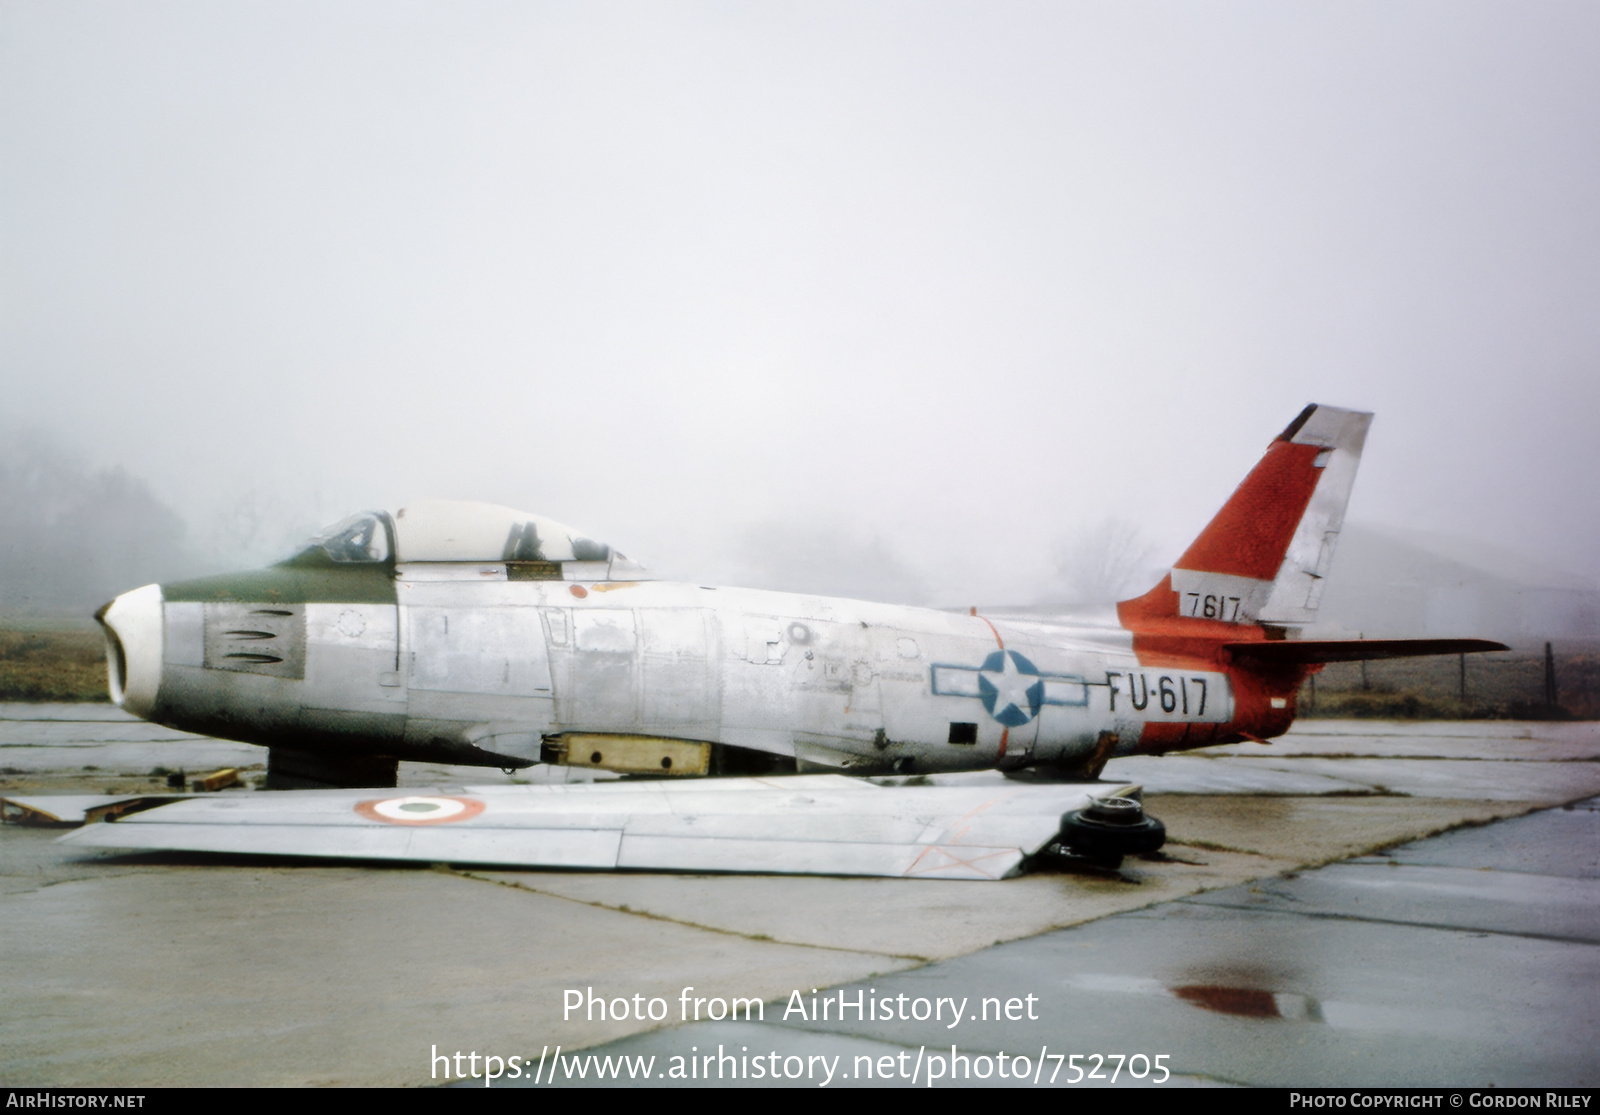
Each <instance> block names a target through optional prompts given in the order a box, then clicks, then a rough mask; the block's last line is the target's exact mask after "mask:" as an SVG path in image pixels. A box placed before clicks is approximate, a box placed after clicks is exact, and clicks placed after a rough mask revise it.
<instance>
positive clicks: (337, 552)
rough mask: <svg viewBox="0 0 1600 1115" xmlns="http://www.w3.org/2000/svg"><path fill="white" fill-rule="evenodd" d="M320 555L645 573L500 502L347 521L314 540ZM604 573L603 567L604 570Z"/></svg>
mask: <svg viewBox="0 0 1600 1115" xmlns="http://www.w3.org/2000/svg"><path fill="white" fill-rule="evenodd" d="M319 548H320V549H321V550H322V551H323V552H324V553H326V554H327V556H328V557H329V558H331V559H332V560H333V561H336V562H339V563H341V564H343V563H347V562H363V563H370V562H387V561H391V560H393V561H395V562H397V563H401V564H404V563H410V562H508V563H533V562H537V563H562V564H564V563H567V562H582V563H585V566H586V568H585V570H584V572H585V574H586V575H587V576H590V577H596V578H605V577H607V576H615V577H622V576H626V577H629V578H635V579H636V578H639V577H642V576H643V575H644V571H643V570H642V569H640V568H639V567H638V566H636V565H634V564H633V563H632V562H630V561H628V559H627V558H625V557H624V556H623V555H622V554H619V553H617V552H616V551H615V550H613V549H612V548H611V547H610V546H607V545H606V544H605V543H604V542H596V541H594V540H593V539H591V538H588V537H586V536H585V535H583V534H582V533H580V532H578V531H576V530H574V529H573V528H571V527H569V526H566V525H564V524H562V523H558V522H556V521H555V520H554V519H547V518H545V517H544V516H542V515H531V514H529V513H528V512H526V511H517V510H514V509H512V508H510V507H501V506H499V505H497V504H493V503H466V502H456V501H453V500H423V501H421V502H419V503H413V504H409V505H407V506H405V507H402V508H401V509H400V510H399V511H396V512H395V513H394V515H393V516H391V515H390V514H389V513H388V512H386V511H363V512H361V513H360V514H356V515H351V516H350V517H349V518H347V519H341V520H340V521H339V522H337V523H335V524H334V525H333V526H330V527H328V528H327V529H325V530H323V531H322V532H321V533H319V534H318V535H317V536H316V537H315V538H313V539H312V540H311V541H310V543H309V544H308V546H307V551H313V550H316V549H319ZM602 563H603V564H604V565H605V568H604V569H600V568H597V566H599V565H600V564H602Z"/></svg>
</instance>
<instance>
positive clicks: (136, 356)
mask: <svg viewBox="0 0 1600 1115" xmlns="http://www.w3.org/2000/svg"><path fill="white" fill-rule="evenodd" d="M1311 401H1316V402H1325V403H1332V404H1336V405H1341V406H1351V407H1357V408H1361V409H1368V410H1373V411H1376V413H1377V418H1376V420H1375V422H1374V424H1373V428H1372V433H1371V436H1370V439H1369V441H1368V445H1367V453H1366V457H1365V459H1364V461H1363V464H1362V468H1361V473H1360V475H1359V477H1358V479H1357V482H1356V489H1355V495H1354V498H1353V501H1352V505H1351V516H1352V518H1353V519H1358V520H1365V521H1371V522H1377V523H1395V524H1401V525H1405V526H1408V527H1413V528H1417V529H1425V530H1431V531H1438V532H1443V533H1449V534H1457V535H1466V536H1471V537H1476V538H1482V539H1485V540H1488V541H1494V542H1497V543H1499V544H1502V545H1507V546H1512V547H1515V548H1520V549H1522V550H1524V551H1526V552H1528V553H1530V554H1535V555H1538V556H1539V557H1540V558H1541V560H1543V561H1545V562H1547V563H1549V564H1554V565H1557V566H1561V567H1565V568H1567V569H1569V570H1573V571H1576V572H1579V573H1581V574H1584V575H1592V574H1593V573H1594V572H1595V571H1596V569H1597V568H1600V566H1597V563H1596V561H1595V557H1594V555H1595V553H1596V544H1597V543H1600V514H1597V511H1600V507H1597V503H1600V501H1597V499H1596V495H1595V478H1596V476H1597V475H1600V467H1597V466H1600V438H1597V437H1596V436H1595V432H1594V431H1595V426H1596V422H1597V419H1600V7H1597V6H1596V5H1594V4H1591V3H1571V4H1557V3H1538V2H1534V3H1521V4H1508V3H1502V4H1472V3H1461V2H1455V0H1452V2H1450V3H1401V4H1395V3H1390V2H1384V3H1359V2H1352V3H1338V4H1330V3H1318V4H1302V3H1288V2H1283V0H1272V2H1264V3H1217V4H1204V5H1199V4H1191V3H1175V4H1159V3H1153V4H1128V3H1106V4H1087V3H1070V2H1052V3H1042V4H1031V3H995V2H984V3H972V4H957V3H937V2H917V3H870V2H867V3H863V2H851V3H837V4H835V3H793V4H784V3H775V2H765V3H761V4H744V3H728V4H715V3H699V4H674V3H665V2H651V3H642V2H641V3H632V4H605V3H594V2H588V0H586V2H583V3H570V4H563V3H540V4H527V3H508V4H495V3H459V4H445V3H427V4H419V3H399V2H394V0H385V2H383V3H356V2H347V3H340V4H325V3H320V2H319V3H290V2H283V0H273V2H272V3H263V4H250V3H230V4H226V5H218V4H212V3H152V2H145V3H140V4H125V3H73V2H70V0H68V2H63V0H49V2H18V0H4V2H3V3H0V436H5V437H14V436H16V432H17V431H19V430H24V429H27V430H32V431H37V432H38V433H39V434H40V435H41V436H44V437H47V438H52V439H54V440H55V441H56V442H58V443H59V444H61V445H63V446H65V447H66V448H67V449H68V450H70V451H72V452H74V453H77V454H78V455H80V456H81V457H82V458H83V459H84V460H86V461H87V462H89V463H90V464H91V465H93V466H94V467H120V468H125V469H126V470H127V471H128V473H129V474H131V475H132V476H134V477H137V478H138V479H140V480H142V481H143V482H145V483H146V484H147V485H148V487H149V489H150V491H152V492H153V493H155V494H156V495H157V496H158V497H159V498H160V499H161V500H163V501H165V502H166V503H167V504H169V505H170V506H172V507H173V508H175V509H176V510H177V511H178V512H179V513H180V514H181V515H182V516H183V517H184V519H185V520H186V521H187V523H188V524H189V529H190V532H191V533H192V534H193V535H194V536H195V537H199V538H218V537H229V536H230V535H229V532H228V530H226V529H222V526H219V524H223V525H225V524H227V523H230V522H236V521H237V520H238V518H239V508H240V506H241V505H246V506H248V507H250V508H256V509H257V510H259V509H263V508H266V509H270V510H271V512H272V514H273V515H275V516H276V517H277V518H276V520H275V521H277V522H278V523H279V524H280V526H281V530H282V532H293V531H308V530H310V529H311V528H313V527H314V526H316V525H317V524H318V523H321V522H328V521H332V520H334V519H336V518H338V517H340V516H341V515H343V514H345V513H347V512H349V511H352V510H356V509H358V508H362V507H389V508H393V507H396V506H399V505H401V504H403V503H405V502H407V501H409V500H414V499H418V498H424V497H446V498H470V499H483V500H490V501H493V502H499V503H506V504H510V505H512V506H517V507H522V508H525V509H527V510H532V511H536V512H539V513H541V514H545V515H549V516H551V517H554V518H556V519H559V520H563V521H566V522H570V523H573V524H575V525H577V526H579V527H581V528H582V529H583V530H584V531H586V532H587V533H589V534H591V535H592V536H594V537H597V538H601V539H605V540H607V541H609V542H611V543H612V544H614V545H616V546H617V547H618V548H620V549H621V550H623V551H624V552H626V553H628V554H629V555H630V556H633V557H636V558H638V559H640V560H642V561H644V562H646V563H648V564H652V565H655V566H657V567H659V568H662V569H664V570H666V571H668V572H671V573H674V574H677V575H681V576H685V577H689V578H698V579H705V580H714V579H716V578H717V577H719V576H722V577H729V578H735V579H737V578H739V577H741V576H743V577H744V579H746V580H750V579H756V580H760V579H762V578H763V577H767V578H770V577H771V576H773V575H775V571H777V572H782V571H784V570H790V571H792V570H793V567H794V566H795V565H796V564H797V563H799V564H801V565H812V566H814V565H816V564H819V563H823V562H827V561H828V560H829V557H830V555H834V554H837V555H838V560H839V562H840V563H841V564H842V565H848V564H849V563H851V562H863V563H866V564H869V565H870V564H872V563H873V562H876V563H877V565H876V566H875V568H877V569H878V570H879V574H878V575H880V577H889V578H891V579H892V580H894V581H895V582H896V584H899V585H900V586H902V587H903V588H904V592H902V593H901V594H900V595H901V596H902V598H909V597H911V596H915V597H917V598H919V599H922V600H926V601H928V602H935V603H957V604H959V603H965V602H967V601H969V600H970V601H1001V600H1007V601H1016V602H1026V601H1028V600H1030V599H1039V598H1044V597H1048V596H1049V593H1048V592H1047V591H1045V590H1044V589H1042V588H1040V585H1041V583H1043V582H1044V581H1046V580H1048V578H1049V576H1050V575H1051V572H1052V570H1053V569H1055V564H1054V563H1055V562H1056V560H1057V559H1056V558H1055V557H1053V556H1052V555H1057V554H1059V553H1060V552H1061V550H1062V547H1063V546H1064V545H1068V544H1070V540H1071V539H1072V537H1074V535H1075V534H1076V533H1081V532H1083V531H1086V530H1091V529H1093V528H1094V527H1095V525H1096V524H1100V523H1103V522H1105V521H1106V520H1108V519H1112V518H1115V519H1119V520H1124V521H1131V522H1136V523H1139V524H1140V525H1141V526H1142V528H1143V529H1144V530H1145V531H1146V533H1147V535H1148V536H1149V538H1150V539H1152V540H1153V541H1154V542H1155V543H1156V544H1158V546H1159V547H1160V548H1161V549H1162V550H1163V551H1166V552H1168V556H1167V560H1170V559H1171V558H1172V557H1175V556H1176V555H1177V553H1178V552H1179V551H1180V550H1181V549H1182V547H1183V545H1184V543H1185V542H1186V541H1187V540H1188V539H1189V538H1190V537H1192V536H1193V535H1194V534H1195V533H1197V532H1198V530H1199V529H1200V527H1201V526H1203V525H1204V523H1205V521H1206V520H1207V519H1208V518H1209V517H1210V515H1211V514H1212V513H1213V512H1214V511H1215V510H1216V508H1217V507H1218V506H1219V505H1220V504H1221V503H1222V502H1223V500H1224V499H1226V497H1227V495H1228V494H1229V493H1230V492H1231V491H1232V489H1233V487H1234V485H1235V484H1237V483H1238V481H1239V479H1241V478H1242V477H1243V475H1244V473H1245V472H1246V471H1247V470H1248V469H1249V467H1250V466H1251V465H1252V464H1253V463H1254V461H1255V459H1256V458H1257V457H1258V456H1259V454H1260V452H1261V450H1262V448H1263V447H1264V446H1265V444H1266V442H1267V441H1268V440H1269V439H1270V438H1271V437H1272V436H1273V435H1274V434H1276V433H1277V432H1278V431H1279V430H1280V429H1282V427H1283V426H1284V425H1285V424H1286V423H1287V422H1288V421H1289V420H1290V419H1291V418H1293V417H1294V415H1295V414H1296V413H1297V412H1298V411H1299V410H1300V408H1301V407H1302V406H1304V405H1305V404H1306V403H1307V402H1311ZM235 533H237V532H235ZM796 587H803V586H796ZM893 588H894V585H889V586H886V587H885V590H884V591H883V592H881V593H879V594H878V595H882V596H886V597H889V596H893V595H894V593H893V591H892V590H893Z"/></svg>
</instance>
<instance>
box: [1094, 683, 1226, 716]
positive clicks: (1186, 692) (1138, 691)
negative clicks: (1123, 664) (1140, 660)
mask: <svg viewBox="0 0 1600 1115" xmlns="http://www.w3.org/2000/svg"><path fill="white" fill-rule="evenodd" d="M1106 687H1107V688H1108V689H1109V690H1110V691H1111V711H1112V712H1118V711H1122V712H1126V711H1127V710H1128V708H1129V707H1130V706H1131V707H1132V709H1133V711H1134V712H1136V713H1138V714H1139V716H1140V718H1141V719H1144V720H1159V719H1168V720H1175V721H1192V722H1195V723H1202V724H1226V723H1227V722H1228V720H1229V718H1230V717H1231V716H1232V712H1233V710H1232V705H1233V696H1232V692H1231V690H1230V688H1229V686H1228V677H1227V675H1226V674H1210V673H1161V674H1151V673H1147V672H1145V671H1143V670H1128V671H1120V670H1107V671H1106ZM1118 697H1122V698H1124V701H1123V705H1122V708H1121V709H1120V710H1119V709H1118V708H1117V698H1118Z"/></svg>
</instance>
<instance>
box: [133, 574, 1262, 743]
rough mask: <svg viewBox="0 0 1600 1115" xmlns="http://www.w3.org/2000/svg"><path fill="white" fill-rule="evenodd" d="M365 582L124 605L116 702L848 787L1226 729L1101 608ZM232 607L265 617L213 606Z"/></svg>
mask: <svg viewBox="0 0 1600 1115" xmlns="http://www.w3.org/2000/svg"><path fill="white" fill-rule="evenodd" d="M375 572H377V571H376V570H361V571H360V572H359V575H360V576H362V577H364V578H366V580H365V582H363V583H364V584H365V585H366V586H368V587H367V588H365V589H364V590H363V591H359V592H351V593H348V594H346V593H340V592H339V591H338V590H337V587H336V586H337V585H338V582H339V578H340V577H341V576H350V575H354V574H356V571H355V570H350V571H345V570H329V571H327V572H326V573H325V574H323V576H322V578H321V582H320V583H321V587H322V593H321V595H323V596H325V597H326V596H334V597H337V596H340V595H348V596H351V597H353V598H352V599H346V600H337V599H333V600H329V599H303V600H296V599H289V598H292V597H294V596H296V595H307V594H305V593H298V594H297V593H296V592H294V591H292V590H284V589H278V590H274V589H272V588H270V587H269V588H267V589H265V590H258V591H253V592H252V591H248V590H245V591H241V590H240V588H239V587H238V586H236V585H235V586H232V587H230V588H228V589H226V590H223V591H219V590H217V589H216V588H214V587H213V586H211V585H209V584H208V583H205V582H201V583H193V584H191V585H177V586H170V587H168V588H167V589H166V590H165V591H163V589H161V588H157V587H156V586H150V587H148V588H146V589H142V590H139V592H138V593H130V594H128V595H127V596H126V597H122V598H119V601H118V602H117V604H114V605H113V606H112V609H110V610H109V611H108V614H107V616H106V620H107V625H108V628H109V629H110V630H111V633H112V634H113V635H117V634H118V633H119V632H123V631H126V630H128V629H130V628H138V629H140V630H141V631H142V632H143V634H142V635H140V634H138V633H135V634H134V635H133V636H132V637H131V638H128V637H125V638H124V639H123V642H124V643H127V642H134V643H142V644H143V645H142V647H141V651H140V661H138V662H132V661H125V663H124V666H123V669H124V671H125V676H124V677H123V678H122V679H121V680H120V684H114V690H118V695H119V696H120V698H121V700H122V702H123V704H124V705H125V706H126V707H128V708H129V710H130V711H133V712H136V713H138V714H139V715H142V716H146V717H149V718H150V719H154V720H158V721H160V722H162V723H166V724H169V725H172V726H174V727H180V728H184V729H188V730H191V731H198V732H205V733H208V734H213V735H219V736H225V737H229V738H235V739H244V740H248V741H250V742H253V743H260V744H265V745H268V746H270V747H274V748H286V749H292V750H295V751H309V750H319V751H324V752H326V753H328V754H330V755H351V756H354V755H363V754H364V755H384V756H390V757H394V758H411V759H431V760H433V761H447V762H467V763H479V764H493V765H512V764H523V763H528V762H536V761H539V760H540V759H541V757H544V758H547V759H548V758H549V757H550V756H551V753H552V752H551V741H560V740H562V739H568V738H574V737H577V736H581V735H582V734H586V733H603V734H608V735H611V736H616V737H649V738H659V739H676V740H686V741H701V742H705V743H709V744H713V745H720V746H721V747H724V748H733V749H739V750H741V751H744V752H750V753H757V754H762V755H768V756H773V757H778V758H782V759H792V760H793V761H794V762H795V763H796V764H797V766H798V767H800V768H801V769H831V770H845V771H852V772H860V773H867V772H877V771H902V772H908V771H919V772H921V771H950V770H970V769H983V768H990V767H996V766H999V767H1021V766H1027V765H1033V764H1047V765H1051V766H1059V767H1065V768H1073V767H1080V766H1083V765H1084V764H1085V763H1089V762H1093V763H1103V762H1104V761H1105V759H1107V758H1109V757H1111V756H1112V755H1114V754H1124V753H1129V752H1133V751H1137V750H1139V749H1140V744H1141V741H1142V739H1143V737H1144V735H1145V728H1146V725H1148V724H1150V723H1161V724H1165V725H1171V726H1178V725H1187V726H1188V727H1187V728H1184V729H1183V730H1182V732H1181V734H1182V736H1184V737H1191V736H1192V738H1186V739H1185V740H1184V741H1183V742H1180V743H1178V746H1185V745H1187V746H1201V745H1204V744H1206V743H1212V742H1217V741H1218V740H1219V737H1220V736H1221V735H1223V734H1224V733H1226V732H1227V731H1228V729H1227V725H1228V724H1229V723H1230V722H1231V721H1232V720H1233V719H1234V714H1235V708H1234V704H1235V702H1234V693H1233V687H1232V685H1231V684H1230V681H1229V678H1228V676H1227V675H1226V674H1225V673H1223V672H1221V671H1220V670H1218V669H1217V667H1216V666H1215V665H1213V664H1211V663H1207V662H1201V661H1197V662H1194V663H1192V664H1190V665H1188V666H1185V665H1182V664H1177V665H1169V666H1166V667H1152V666H1141V664H1140V663H1139V661H1138V659H1137V658H1136V656H1135V654H1134V649H1133V637H1132V634H1131V633H1130V632H1129V631H1127V630H1126V629H1124V628H1122V627H1121V626H1119V625H1118V623H1117V620H1116V615H1115V612H1114V611H1113V610H1111V609H1109V608H1108V609H1105V610H1104V613H1103V614H1102V615H1094V616H1084V617H1081V622H1075V623H1073V624H1070V625H1069V624H1064V623H1054V622H1046V621H1042V620H1039V619H1028V618H1020V617H1010V618H1007V617H1002V616H996V617H985V616H975V615H961V614H956V613H950V612H942V611H935V610H930V609H924V608H912V607H902V606H895V605H886V604H872V603H866V602H862V601H855V600H843V599H832V598H825V597H814V596H802V595H795V594H788V593H777V592H765V591H758V590H751V589H738V588H708V587H702V586H696V585H687V584H676V583H669V582H654V581H637V582H627V581H621V582H619V581H591V582H588V583H580V582H569V581H566V580H520V579H514V578H515V577H516V574H517V567H516V565H515V563H509V564H508V563H492V562H490V563H485V562H473V563H418V564H411V565H406V564H402V565H400V566H398V567H392V568H391V569H390V570H387V571H385V575H386V578H392V579H391V580H390V581H389V583H391V584H392V586H393V597H392V599H391V600H383V599H372V598H371V597H374V596H379V597H381V596H382V595H384V594H383V593H382V592H381V590H380V591H378V592H373V591H371V589H370V586H371V584H372V577H373V574H374V573H375ZM271 573H272V571H265V573H264V575H270V574H271ZM240 595H244V596H256V597H262V598H263V599H216V597H218V596H232V597H238V596H240ZM207 596H210V597H211V599H205V598H204V597H207ZM274 597H276V598H274ZM136 612H139V613H140V614H138V615H136V614H135V613H136ZM152 644H159V649H158V648H157V646H156V645H152ZM122 653H123V655H124V658H125V659H126V658H127V651H126V650H124V651H122ZM156 663H159V665H158V666H156V665H155V664H156ZM152 667H154V668H152ZM114 671H115V668H114ZM117 680H118V679H116V678H115V677H114V683H116V682H117ZM1280 717H1281V714H1280ZM1162 738H1163V740H1164V741H1168V743H1169V745H1170V742H1172V741H1173V737H1172V729H1171V728H1168V729H1167V730H1166V731H1165V732H1164V734H1163V736H1162ZM1163 749H1165V748H1163ZM599 765H606V764H605V763H601V764H599ZM673 773H676V772H673Z"/></svg>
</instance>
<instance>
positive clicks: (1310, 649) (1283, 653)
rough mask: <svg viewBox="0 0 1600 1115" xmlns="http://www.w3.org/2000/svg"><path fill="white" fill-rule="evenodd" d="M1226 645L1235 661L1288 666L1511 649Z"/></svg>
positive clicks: (1456, 643) (1435, 644) (1377, 643)
mask: <svg viewBox="0 0 1600 1115" xmlns="http://www.w3.org/2000/svg"><path fill="white" fill-rule="evenodd" d="M1224 645H1225V647H1226V649H1227V651H1228V653H1229V654H1231V655H1233V659H1234V661H1235V662H1239V661H1249V662H1254V663H1262V664H1267V665H1285V666H1289V665H1296V666H1310V665H1316V664H1319V663H1324V662H1371V661H1375V660H1377V659H1380V658H1422V657H1424V656H1426V655H1430V654H1481V653H1483V652H1484V651H1491V650H1510V649H1511V648H1510V647H1508V646H1506V645H1505V644H1504V643H1496V642H1491V641H1490V640H1488V639H1289V640H1274V641H1271V642H1265V643H1226V644H1224Z"/></svg>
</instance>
